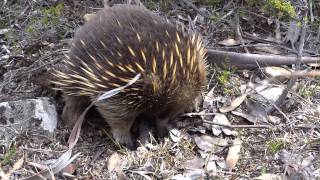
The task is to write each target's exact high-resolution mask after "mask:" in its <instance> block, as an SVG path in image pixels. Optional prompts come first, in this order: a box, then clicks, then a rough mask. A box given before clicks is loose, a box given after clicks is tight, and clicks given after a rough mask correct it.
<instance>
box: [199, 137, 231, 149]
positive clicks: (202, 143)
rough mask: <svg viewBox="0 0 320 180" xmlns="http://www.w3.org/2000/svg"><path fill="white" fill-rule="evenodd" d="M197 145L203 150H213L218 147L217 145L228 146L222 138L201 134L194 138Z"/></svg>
mask: <svg viewBox="0 0 320 180" xmlns="http://www.w3.org/2000/svg"><path fill="white" fill-rule="evenodd" d="M194 140H195V142H196V144H197V146H198V147H199V148H200V149H201V150H203V151H213V152H214V151H215V150H216V149H219V147H225V146H228V142H227V140H226V139H222V138H214V137H211V136H208V135H202V136H200V137H198V136H197V137H195V138H194Z"/></svg>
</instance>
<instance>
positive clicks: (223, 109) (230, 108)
mask: <svg viewBox="0 0 320 180" xmlns="http://www.w3.org/2000/svg"><path fill="white" fill-rule="evenodd" d="M247 95H248V94H247V93H244V94H243V95H241V96H239V97H237V98H236V99H234V100H233V101H232V102H231V104H230V105H229V106H225V107H221V108H220V109H219V111H220V112H222V113H226V112H230V111H233V110H235V109H236V108H237V107H238V106H240V105H241V104H242V102H243V101H244V100H245V99H246V97H247Z"/></svg>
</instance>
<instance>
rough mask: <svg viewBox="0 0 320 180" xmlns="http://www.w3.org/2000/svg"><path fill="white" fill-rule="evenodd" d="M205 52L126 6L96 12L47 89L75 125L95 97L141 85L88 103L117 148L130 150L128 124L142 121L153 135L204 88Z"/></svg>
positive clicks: (192, 36) (195, 38)
mask: <svg viewBox="0 0 320 180" xmlns="http://www.w3.org/2000/svg"><path fill="white" fill-rule="evenodd" d="M205 56H206V51H205V48H204V46H203V44H202V40H201V38H200V36H199V35H198V34H197V33H190V32H188V31H185V30H184V29H183V28H181V27H178V26H176V25H175V24H174V23H170V22H168V21H167V20H166V19H164V18H162V17H160V16H159V15H156V14H154V13H153V12H151V11H149V10H147V9H144V8H142V7H139V6H134V5H116V6H113V7H112V8H104V9H102V10H100V11H99V12H98V13H97V14H96V15H95V16H94V17H93V18H92V19H91V20H90V21H89V22H87V23H86V24H84V25H83V26H82V27H81V28H80V29H79V30H78V31H77V32H76V34H75V37H74V40H73V43H72V46H71V50H70V53H69V55H68V58H66V59H65V61H64V65H65V67H66V68H65V70H60V71H59V70H57V71H56V73H55V76H56V77H57V79H56V80H55V81H54V83H55V84H56V85H57V88H58V89H59V90H61V91H62V92H63V93H64V96H65V101H66V104H65V107H64V110H63V115H62V118H63V119H64V120H65V121H69V122H72V123H73V122H75V120H76V119H77V118H78V117H79V115H80V114H81V112H82V111H83V110H84V109H85V108H86V106H87V105H88V104H90V102H91V101H92V100H94V99H95V98H96V97H97V96H98V95H99V94H101V93H103V92H106V91H109V90H112V89H114V88H117V87H120V86H123V85H126V84H127V83H128V82H129V81H130V80H131V79H132V78H134V77H135V76H136V75H137V74H138V73H141V78H140V79H139V80H138V81H136V82H135V83H134V84H132V85H131V86H129V87H127V88H126V89H125V90H124V91H123V92H121V93H119V94H117V95H115V96H113V97H111V98H109V99H106V100H104V101H102V102H98V103H96V108H97V110H98V112H100V114H101V115H102V117H103V118H104V119H105V120H106V121H107V123H108V124H109V125H110V127H111V129H112V134H113V137H114V138H115V140H116V141H117V142H118V143H121V144H124V145H126V146H128V147H132V145H133V141H132V136H131V132H130V129H131V127H132V124H133V122H134V121H135V119H136V117H137V116H138V115H139V114H141V113H145V114H149V115H152V116H153V117H155V118H156V119H157V120H156V121H157V122H156V124H157V129H158V132H159V133H160V134H162V133H163V132H166V129H165V127H166V124H167V122H168V120H170V119H172V118H174V117H176V116H177V115H178V114H179V113H181V112H183V111H184V110H185V109H186V108H189V107H190V106H192V105H193V102H194V100H195V99H196V98H197V97H198V96H199V95H201V92H202V90H203V87H204V86H205V85H206V75H207V70H206V63H205Z"/></svg>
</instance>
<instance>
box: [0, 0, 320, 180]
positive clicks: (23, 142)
mask: <svg viewBox="0 0 320 180" xmlns="http://www.w3.org/2000/svg"><path fill="white" fill-rule="evenodd" d="M133 2H135V1H133ZM141 2H142V3H143V5H144V6H145V7H146V8H148V9H150V10H152V11H154V12H156V13H158V14H159V15H161V16H164V17H167V18H169V19H171V20H176V21H178V22H180V23H182V24H185V25H187V26H190V27H192V28H194V29H196V30H198V31H200V32H201V34H202V36H203V39H204V42H205V43H206V46H207V47H208V48H212V49H217V50H224V51H233V52H239V53H253V54H262V55H270V54H277V55H281V56H296V55H297V53H298V51H299V40H301V39H302V38H301V37H302V36H300V33H301V31H299V30H300V29H299V28H300V27H302V25H301V22H300V24H299V25H297V26H293V25H292V22H293V21H292V18H290V16H289V15H292V13H293V12H292V11H294V12H296V13H297V12H299V13H297V14H298V15H299V16H298V17H299V18H301V17H300V16H303V14H302V13H301V12H303V11H302V10H301V7H302V6H301V3H302V2H300V1H298V2H296V1H294V3H292V4H291V5H290V6H289V5H287V4H281V3H280V5H279V4H277V3H275V4H272V2H282V1H280V0H279V1H272V0H267V1H254V0H250V1H249V0H244V1H220V0H212V1H210V0H203V1H201V0H195V1H184V0H179V1H172V0H164V1H155V0H145V1H141ZM312 2H313V4H312V5H313V6H310V3H311V2H309V4H308V5H309V6H308V8H309V10H308V11H307V13H306V14H307V16H308V20H309V21H308V24H307V26H306V35H305V37H304V38H305V44H304V47H303V56H308V57H310V56H312V57H320V40H319V37H320V26H319V24H320V3H319V2H317V1H312ZM1 3H3V4H1ZM268 3H269V4H268ZM270 4H271V5H270ZM270 6H271V7H270ZM102 7H103V2H102V1H98V0H97V1H94V0H84V1H80V0H72V1H71V0H65V1H62V0H49V1H43V0H38V1H33V0H12V1H3V2H0V102H5V101H15V100H23V99H29V98H36V97H49V98H50V100H51V102H52V103H54V104H55V105H56V107H57V111H58V114H59V115H60V114H61V111H62V108H63V105H64V104H63V101H62V98H61V93H60V92H57V91H54V90H52V89H51V88H50V84H49V83H48V78H50V75H49V72H50V71H51V70H52V68H53V67H57V66H59V63H60V62H61V60H62V59H63V58H65V57H64V54H65V53H66V52H67V51H68V48H69V42H70V41H71V39H72V37H73V35H74V32H75V30H76V29H77V27H79V26H81V25H82V24H83V23H84V22H85V21H84V16H85V15H86V14H88V13H94V12H96V11H97V10H99V8H102ZM290 7H293V10H292V9H290ZM277 8H278V9H277ZM310 9H311V10H310ZM284 12H287V14H286V13H284ZM311 12H312V13H311ZM290 13H291V14H290ZM288 14H289V15H288ZM311 14H312V16H311ZM290 22H291V24H290ZM297 29H298V30H297ZM294 67H296V66H282V69H281V70H283V69H293V68H294ZM317 67H318V65H317V64H302V65H301V69H305V70H313V69H317ZM209 69H210V71H209V76H208V79H209V82H208V86H207V88H206V92H205V94H204V101H203V103H201V105H200V106H199V108H198V109H197V110H196V111H194V112H193V114H185V115H181V116H179V117H178V118H177V120H178V123H177V127H176V129H175V131H174V132H177V133H179V135H178V136H176V135H174V134H172V133H171V134H170V135H168V137H166V138H165V139H162V140H161V141H160V142H158V141H155V142H152V143H150V144H147V145H145V146H143V147H140V148H138V149H137V150H135V151H129V150H127V149H125V148H120V147H118V146H117V145H116V144H114V143H113V141H112V140H111V139H110V135H109V134H110V133H109V130H108V128H105V127H107V125H106V124H105V123H104V122H103V121H101V118H100V117H99V116H98V117H94V118H91V119H90V120H88V121H86V122H85V123H84V125H83V129H82V131H81V136H80V139H79V141H78V143H77V145H76V147H75V149H74V151H73V154H76V153H80V155H79V156H78V157H77V158H76V159H75V160H74V161H73V162H72V163H71V164H69V165H68V166H67V168H65V169H64V170H62V171H61V172H58V173H57V174H55V178H56V179H121V178H124V177H126V178H129V179H187V178H189V179H253V178H255V177H259V176H260V178H261V179H268V178H271V177H272V176H276V177H277V178H280V179H320V159H319V153H320V131H319V128H320V106H319V100H320V86H319V80H318V79H317V78H311V77H302V78H299V79H298V80H297V81H296V83H295V84H294V85H293V87H292V88H291V89H290V91H289V94H288V96H287V98H286V99H285V100H284V102H283V106H282V107H281V109H278V110H276V111H274V113H272V114H271V115H266V114H264V113H263V112H264V111H263V112H262V111H261V109H259V108H263V107H265V104H270V103H269V102H264V103H257V102H256V98H257V97H256V96H255V95H252V94H251V95H252V96H250V97H249V96H248V97H247V99H251V100H252V99H254V101H249V100H248V101H245V102H243V103H242V102H241V103H240V104H241V105H240V106H239V107H237V109H235V110H234V111H236V112H235V113H234V111H228V112H225V113H222V112H221V111H219V108H221V107H224V106H226V105H228V104H230V102H233V101H234V99H236V98H237V97H240V96H241V95H243V94H244V90H243V88H244V86H246V87H248V86H250V85H252V84H253V86H254V87H257V86H258V85H261V84H263V82H264V80H268V79H269V78H268V77H267V76H266V74H267V73H266V71H265V68H256V69H236V68H233V67H230V66H226V67H217V66H215V65H214V64H210V67H209ZM279 71H280V70H279ZM277 72H278V70H277ZM250 83H251V84H250ZM287 83H288V81H287V80H285V81H281V83H270V81H268V83H267V84H266V88H267V90H268V91H266V94H268V95H270V96H271V95H274V94H277V93H278V92H279V91H277V89H276V88H274V87H282V88H283V87H285V86H286V85H287ZM260 106H261V107H260ZM217 113H218V115H219V116H218V115H217ZM239 113H243V114H242V116H241V115H239ZM92 114H94V112H92ZM249 115H250V117H251V116H254V119H255V120H252V118H251V120H250V118H249ZM89 117H93V115H92V116H90V115H89ZM59 118H60V116H59ZM265 118H268V120H269V121H268V122H266V121H264V119H265ZM270 118H271V120H270ZM215 120H216V121H217V122H218V123H217V122H215ZM219 123H221V124H222V125H221V126H219ZM101 124H103V126H101ZM0 128H1V124H0ZM69 134H70V130H68V129H67V128H66V127H65V126H64V125H63V123H62V122H61V121H60V120H59V121H58V127H57V129H56V131H55V133H54V136H53V137H43V136H39V135H38V134H37V133H24V134H21V135H19V136H17V137H16V138H14V139H13V140H12V142H11V144H12V145H11V147H10V148H6V147H4V146H2V145H1V144H0V177H1V178H2V179H5V176H4V175H3V174H5V173H8V172H9V171H10V170H12V169H13V168H14V166H17V162H19V160H20V159H21V158H22V157H23V163H22V164H21V165H19V168H15V169H14V171H13V172H11V173H10V179H20V178H25V177H28V176H31V175H33V174H35V173H37V172H38V171H39V170H40V169H41V168H40V167H36V166H35V164H32V163H30V162H34V163H37V164H46V163H50V160H53V159H56V158H58V157H59V156H61V154H62V153H63V152H65V151H66V150H67V149H68V144H67V140H68V137H69ZM239 141H241V145H239V146H237V144H236V143H235V142H239ZM238 147H240V149H239V151H237V148H238ZM20 162H21V161H20ZM183 175H184V176H183ZM262 175H264V176H262Z"/></svg>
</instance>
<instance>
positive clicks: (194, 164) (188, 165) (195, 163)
mask: <svg viewBox="0 0 320 180" xmlns="http://www.w3.org/2000/svg"><path fill="white" fill-rule="evenodd" d="M204 164H205V161H204V160H203V159H202V158H199V157H196V156H195V157H194V158H193V159H190V160H187V161H185V162H184V163H182V167H183V168H185V169H201V168H202V167H203V166H204Z"/></svg>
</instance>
